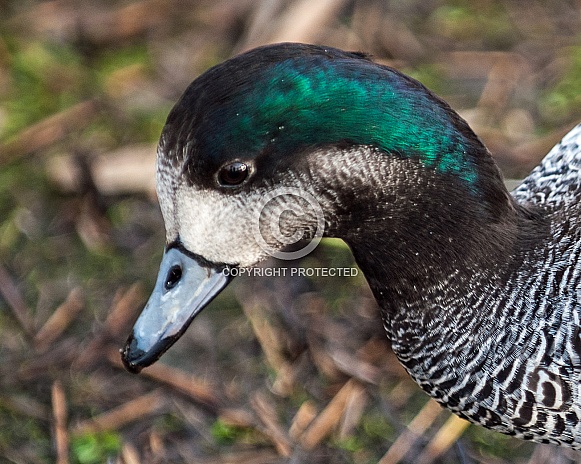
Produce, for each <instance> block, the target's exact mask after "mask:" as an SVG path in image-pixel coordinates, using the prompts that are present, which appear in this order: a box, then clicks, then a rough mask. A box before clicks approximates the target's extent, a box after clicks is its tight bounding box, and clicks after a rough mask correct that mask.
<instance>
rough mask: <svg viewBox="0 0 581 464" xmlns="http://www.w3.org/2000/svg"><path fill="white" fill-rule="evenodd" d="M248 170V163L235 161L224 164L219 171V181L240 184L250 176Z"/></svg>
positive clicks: (224, 183)
mask: <svg viewBox="0 0 581 464" xmlns="http://www.w3.org/2000/svg"><path fill="white" fill-rule="evenodd" d="M248 172H249V169H248V165H246V164H244V163H242V162H240V161H235V162H233V163H230V164H227V165H226V166H222V168H221V169H220V171H219V172H218V182H220V184H222V185H226V186H232V185H240V184H241V183H242V182H244V181H245V180H246V178H247V177H248Z"/></svg>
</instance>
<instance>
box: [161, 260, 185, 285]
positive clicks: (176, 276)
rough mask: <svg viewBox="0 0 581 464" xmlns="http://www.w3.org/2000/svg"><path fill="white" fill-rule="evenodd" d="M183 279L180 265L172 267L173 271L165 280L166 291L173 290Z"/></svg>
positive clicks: (171, 270) (169, 272)
mask: <svg viewBox="0 0 581 464" xmlns="http://www.w3.org/2000/svg"><path fill="white" fill-rule="evenodd" d="M181 278H182V268H181V267H180V266H178V265H175V266H172V267H171V269H170V270H169V271H168V273H167V277H166V279H165V285H164V287H165V289H166V290H171V289H172V288H174V287H175V286H176V285H177V284H178V282H179V281H180V279H181Z"/></svg>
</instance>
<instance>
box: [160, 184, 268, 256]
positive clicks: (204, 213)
mask: <svg viewBox="0 0 581 464" xmlns="http://www.w3.org/2000/svg"><path fill="white" fill-rule="evenodd" d="M262 195H264V193H260V192H258V191H256V192H252V193H246V194H244V195H243V196H237V195H224V194H221V193H220V192H216V191H211V190H200V189H197V188H195V187H189V186H186V185H184V184H181V185H180V186H179V187H178V189H177V192H176V195H175V198H176V203H175V205H174V210H173V211H172V213H173V217H174V221H173V222H175V224H167V222H169V221H168V220H167V219H166V228H168V234H169V233H170V230H169V229H170V228H171V229H173V230H174V231H175V232H178V233H179V236H180V239H181V241H182V243H183V245H184V246H185V247H186V249H187V250H189V251H191V252H192V253H196V254H198V255H200V256H203V257H204V258H205V259H207V260H209V261H212V262H215V263H227V264H238V265H240V266H243V267H246V266H252V265H254V264H256V263H258V262H259V261H261V260H262V259H264V258H265V257H266V256H267V254H266V253H265V251H264V250H263V249H262V248H261V247H260V245H259V244H258V243H257V241H256V239H255V237H254V234H253V221H255V220H256V218H258V217H259V215H260V209H259V208H260V197H261V196H262ZM172 234H173V235H174V236H173V238H175V233H174V232H172Z"/></svg>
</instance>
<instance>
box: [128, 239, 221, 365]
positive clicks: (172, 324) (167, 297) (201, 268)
mask: <svg viewBox="0 0 581 464" xmlns="http://www.w3.org/2000/svg"><path fill="white" fill-rule="evenodd" d="M224 269H226V268H225V267H224V266H213V265H211V264H209V263H203V262H201V260H197V259H195V258H194V257H192V256H189V255H188V254H186V253H185V252H184V251H182V250H181V249H180V248H179V247H173V248H170V249H168V250H166V252H165V254H164V255H163V259H162V261H161V265H160V269H159V274H158V276H157V281H156V283H155V288H154V289H153V292H152V294H151V296H150V297H149V301H148V302H147V304H146V305H145V307H144V308H143V311H142V312H141V315H140V316H139V318H138V319H137V321H136V322H135V325H134V326H133V333H132V334H131V335H130V336H129V338H128V339H127V342H126V343H125V347H124V348H123V349H122V350H121V359H122V360H123V364H124V365H125V367H126V369H127V370H128V371H130V372H133V373H138V372H139V371H141V369H143V368H144V367H147V366H149V365H151V364H153V363H154V362H155V361H157V360H158V359H159V358H160V357H161V355H162V354H163V353H165V352H166V351H167V350H168V349H169V347H170V346H172V345H173V344H174V343H175V342H176V341H177V340H178V339H179V338H180V337H181V336H182V335H183V333H184V332H185V331H186V329H187V328H188V326H189V325H190V323H191V322H192V320H193V319H194V317H195V316H196V315H197V314H198V313H199V312H200V311H201V310H202V309H204V307H205V306H206V305H207V304H208V303H209V302H210V301H212V299H213V298H214V297H215V296H216V295H217V294H218V293H220V291H221V290H222V289H223V288H224V287H225V286H226V285H227V284H228V282H230V280H231V277H230V276H229V273H227V272H224Z"/></svg>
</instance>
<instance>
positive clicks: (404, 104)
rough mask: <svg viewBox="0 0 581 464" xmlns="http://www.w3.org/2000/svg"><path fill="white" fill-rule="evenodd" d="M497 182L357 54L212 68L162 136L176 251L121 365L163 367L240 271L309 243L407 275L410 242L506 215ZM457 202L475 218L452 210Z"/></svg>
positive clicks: (254, 56)
mask: <svg viewBox="0 0 581 464" xmlns="http://www.w3.org/2000/svg"><path fill="white" fill-rule="evenodd" d="M499 183H500V184H501V180H500V177H499V175H498V171H497V169H496V167H495V166H494V163H493V162H492V161H491V159H490V157H489V156H488V155H487V152H486V149H485V148H484V147H483V145H482V144H481V143H480V141H479V140H478V139H477V137H476V136H475V135H474V134H473V132H472V131H471V130H470V129H469V127H468V126H467V124H466V123H465V122H464V121H463V120H462V119H461V118H459V116H458V115H457V114H456V113H455V112H454V111H452V110H451V109H450V107H449V106H448V105H447V104H446V103H445V102H443V101H442V100H440V99H439V98H438V97H436V96H435V95H433V94H432V93H431V92H430V91H428V90H427V89H426V88H425V87H423V86H422V85H421V84H420V83H418V82H417V81H415V80H413V79H411V78H409V77H407V76H405V75H403V74H401V73H399V72H398V71H396V70H393V69H391V68H388V67H386V66H381V65H379V64H376V63H374V62H372V61H371V60H370V59H368V58H367V57H366V56H364V55H362V54H359V53H348V52H344V51H341V50H337V49H332V48H328V47H319V46H313V45H301V44H278V45H271V46H267V47H262V48H258V49H255V50H252V51H250V52H247V53H245V54H242V55H240V56H237V57H235V58H232V59H230V60H228V61H226V62H224V63H222V64H220V65H218V66H215V67H214V68H212V69H210V70H208V71H207V72H206V73H204V74H203V75H201V76H200V77H199V78H197V79H196V80H195V81H194V82H193V83H192V84H191V85H190V86H189V87H188V89H187V90H186V91H185V93H184V94H183V96H182V97H181V99H180V100H179V101H178V102H177V104H176V105H175V106H174V108H173V109H172V111H171V113H170V114H169V116H168V119H167V122H166V125H165V127H164V129H163V132H162V135H161V138H160V143H159V148H158V157H157V192H158V198H159V203H160V207H161V211H162V214H163V219H164V222H165V227H166V233H167V235H166V247H165V253H164V256H163V259H162V262H161V267H160V271H159V275H158V278H157V282H156V284H155V288H154V290H153V293H152V295H151V297H150V299H149V301H148V303H147V305H146V306H145V308H144V310H143V312H142V314H141V316H140V317H139V319H138V320H137V322H136V324H135V327H134V329H133V333H132V335H131V336H130V337H129V339H128V341H127V343H126V346H125V348H124V349H123V350H122V358H123V361H124V363H125V366H126V367H127V368H128V369H129V370H131V371H133V372H138V371H139V370H140V369H141V368H143V367H145V366H148V365H149V364H151V363H153V362H154V361H156V360H157V359H158V358H159V357H160V356H161V355H162V354H163V353H164V352H165V351H166V350H167V349H168V348H169V347H170V346H171V345H172V344H173V343H174V342H175V341H176V340H177V339H178V338H179V337H180V336H181V335H182V334H183V332H184V331H185V330H186V328H187V327H188V325H189V324H190V323H191V321H192V320H193V318H194V317H195V316H196V314H198V313H199V312H200V311H201V310H202V309H203V308H204V307H205V306H206V305H207V304H208V303H209V302H210V301H211V300H212V299H213V298H214V297H215V296H216V295H217V294H218V293H219V292H220V291H221V290H222V289H223V288H224V287H225V286H226V285H227V284H228V282H229V281H230V280H231V277H230V274H231V273H230V272H229V270H230V269H231V268H233V267H251V266H254V265H256V264H257V263H259V262H260V261H262V260H263V259H265V258H266V257H268V256H271V255H275V256H276V255H277V253H280V252H283V250H284V249H285V246H286V245H288V244H289V242H293V241H296V240H297V239H298V238H314V237H320V236H321V235H322V234H323V232H324V234H325V235H327V236H337V237H341V238H343V239H345V240H346V241H347V243H348V244H349V245H350V246H351V247H352V249H353V251H354V253H355V257H356V259H357V261H358V262H359V264H360V266H362V269H363V271H364V273H365V274H366V275H367V277H368V279H373V275H371V274H373V272H371V271H370V272H369V273H366V272H365V271H366V268H367V267H369V266H372V264H373V263H372V261H374V260H375V261H382V262H383V261H385V260H388V261H389V260H392V261H393V263H392V265H393V273H392V275H393V277H394V278H395V277H402V275H405V274H406V272H407V271H406V268H409V269H412V268H413V266H412V265H411V264H410V261H409V260H412V261H413V259H416V258H414V257H415V256H417V249H413V247H412V249H411V250H408V248H409V247H408V246H407V244H408V242H409V240H407V241H406V236H408V235H411V236H414V243H415V242H417V243H419V244H420V245H419V246H424V247H425V246H427V245H426V243H427V242H428V241H430V240H432V241H433V240H438V237H439V238H440V239H441V240H444V239H446V240H448V238H449V237H448V236H446V237H444V236H443V234H441V235H442V236H441V237H440V235H438V231H439V230H441V229H442V228H443V227H445V223H446V221H448V222H450V221H452V222H453V221H456V219H455V218H456V217H460V216H461V215H462V214H465V210H470V209H474V210H476V211H478V212H477V213H476V214H479V215H482V216H487V217H491V216H493V215H497V214H499V213H498V211H499V207H498V205H499V204H506V202H507V199H506V198H507V195H506V192H505V191H503V190H502V189H500V190H499V188H498V185H496V184H499ZM491 184H495V185H494V186H492V187H491ZM455 196H457V197H462V198H466V200H465V201H464V203H465V204H462V205H461V206H460V207H458V206H457V205H453V206H452V204H451V202H450V201H449V200H450V198H453V197H455ZM468 203H471V205H470V206H469V205H468ZM472 204H473V205H472ZM474 205H477V206H474ZM473 206H474V207H473ZM442 209H443V210H444V212H442ZM501 209H502V208H501ZM436 212H437V213H436ZM432 213H433V214H432ZM426 216H432V217H429V218H428V221H432V225H433V227H431V228H426V227H424V224H425V221H426ZM491 220H494V218H492V219H491ZM459 221H460V223H461V222H462V219H459ZM273 225H275V226H276V227H272V226H273ZM386 227H388V229H386ZM427 229H430V230H429V231H428V230H427ZM428 232H429V234H428ZM434 232H436V234H435V235H434ZM464 232H465V230H464V229H463V228H462V227H459V228H458V230H457V231H454V233H457V234H462V233H464ZM380 238H381V240H380ZM379 242H381V243H379ZM373 247H375V248H376V250H375V251H373V250H371V248H373ZM379 248H381V249H382V250H383V253H382V254H381V256H379V254H378V253H377V249H379ZM436 248H437V247H436ZM465 251H466V250H465V249H462V250H458V253H464V252H465ZM430 259H431V260H432V261H433V262H434V263H436V262H438V261H439V260H440V261H441V259H442V257H441V256H432V257H431V258H430ZM444 259H451V258H449V257H446V258H444ZM428 261H429V260H428ZM368 263H371V264H369V266H368ZM398 263H405V265H404V264H398ZM376 264H377V263H376ZM381 265H385V263H382V264H381ZM382 279H383V280H385V278H382ZM370 283H371V286H372V290H374V292H375V293H376V296H377V297H378V298H379V297H380V294H381V295H384V292H380V291H379V290H377V291H376V288H375V287H376V285H374V284H373V282H370ZM378 285H379V284H378ZM380 304H381V302H380Z"/></svg>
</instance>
